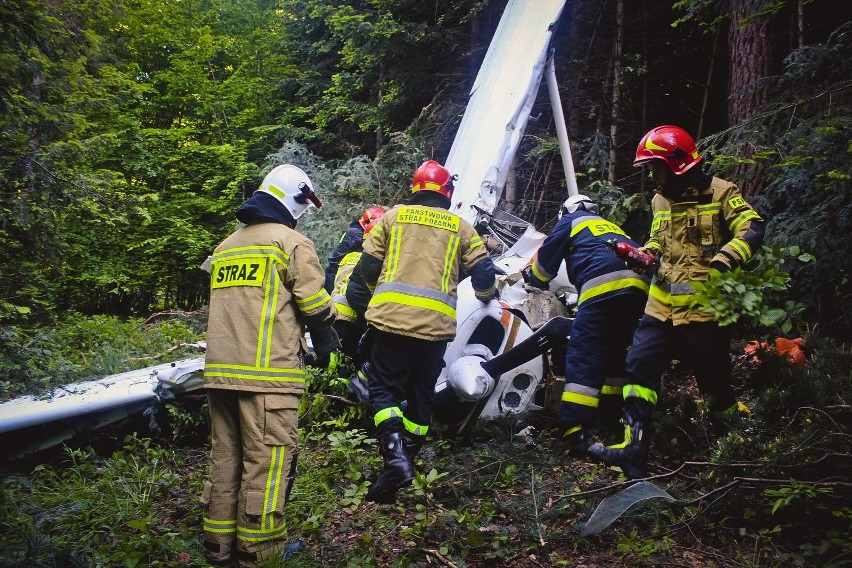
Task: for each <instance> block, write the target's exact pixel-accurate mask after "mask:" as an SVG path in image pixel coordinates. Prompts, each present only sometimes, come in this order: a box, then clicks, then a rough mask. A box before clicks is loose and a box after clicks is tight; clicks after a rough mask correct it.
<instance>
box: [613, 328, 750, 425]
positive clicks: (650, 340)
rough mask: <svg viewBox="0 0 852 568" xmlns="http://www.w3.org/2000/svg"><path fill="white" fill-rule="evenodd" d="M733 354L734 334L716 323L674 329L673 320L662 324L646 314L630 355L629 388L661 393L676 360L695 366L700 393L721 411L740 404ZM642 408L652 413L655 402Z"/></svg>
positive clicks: (628, 354) (628, 355) (714, 407)
mask: <svg viewBox="0 0 852 568" xmlns="http://www.w3.org/2000/svg"><path fill="white" fill-rule="evenodd" d="M729 351H730V333H729V331H728V330H727V329H726V328H723V327H720V326H719V324H717V323H716V322H695V323H688V324H684V325H678V326H674V325H672V322H671V321H670V320H669V321H666V322H662V321H659V320H657V319H655V318H652V317H650V316H648V315H644V316H642V319H641V320H640V321H639V327H637V328H636V333H635V334H634V335H633V346H632V347H631V348H630V350H629V351H628V352H627V365H626V366H627V369H626V370H627V385H631V384H633V385H638V386H640V387H644V388H646V389H651V390H653V391H654V392H655V393H657V394H659V392H660V380H661V378H662V376H663V373H664V372H665V371H666V369H668V366H669V363H670V362H671V361H672V359H678V360H680V361H684V362H685V363H687V364H688V365H690V366H691V367H692V371H693V373H695V379H696V381H697V382H698V390H699V391H700V392H701V394H702V395H704V396H705V397H706V398H707V399H708V402H709V403H710V408H711V410H714V411H717V412H721V411H723V410H725V409H727V408H730V407H731V405H733V404H736V402H737V399H736V397H735V396H734V389H733V388H732V387H731V371H732V365H731V358H730V355H729ZM649 402H652V401H649ZM641 406H642V407H643V408H646V407H647V408H648V411H650V408H652V407H653V402H652V404H651V405H641ZM643 414H644V412H643ZM639 418H642V419H647V418H648V417H644V416H643V417H639Z"/></svg>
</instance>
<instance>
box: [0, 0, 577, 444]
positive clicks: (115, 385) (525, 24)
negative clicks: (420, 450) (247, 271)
mask: <svg viewBox="0 0 852 568" xmlns="http://www.w3.org/2000/svg"><path fill="white" fill-rule="evenodd" d="M564 4H565V0H536V1H535V2H530V1H529V0H510V1H509V3H508V5H507V6H506V9H505V10H504V12H503V15H502V17H501V20H500V23H499V25H498V27H497V30H496V32H495V34H494V37H493V38H492V41H491V44H490V45H489V48H488V51H487V53H486V56H485V59H484V60H483V63H482V66H481V67H480V69H479V73H478V74H477V77H476V80H475V82H474V84H473V87H472V88H471V91H470V95H469V101H468V105H467V107H466V110H465V114H464V117H463V118H462V121H461V124H460V126H459V130H458V132H457V134H456V137H455V139H454V141H453V145H452V147H451V149H450V153H449V155H448V157H447V160H446V167H447V168H448V169H449V170H450V171H452V172H453V173H455V174H458V176H459V178H458V182H457V184H456V190H455V193H454V196H453V204H452V206H451V209H450V211H451V212H453V213H455V214H457V215H459V216H460V217H463V218H465V219H466V220H468V221H469V222H471V224H473V225H474V226H477V227H480V228H481V229H482V230H484V231H485V232H486V233H487V235H488V237H489V242H490V246H491V250H492V251H493V258H494V262H495V264H496V265H497V266H498V267H499V268H500V269H502V270H503V271H504V272H505V274H506V276H502V277H501V280H500V282H499V284H498V286H499V292H500V301H499V303H498V302H492V303H490V304H489V305H487V306H483V305H482V304H481V303H480V302H479V301H478V300H476V299H475V296H474V294H473V290H472V287H471V286H470V282H469V280H467V281H463V282H462V283H461V284H460V285H459V289H458V304H457V305H458V310H457V318H458V324H457V325H458V326H457V335H456V338H455V340H453V341H452V342H451V343H450V344H449V346H448V348H447V351H446V355H445V361H446V364H447V365H446V367H445V369H444V371H443V373H442V376H441V377H440V378H439V379H438V382H437V385H436V388H435V390H436V400H435V416H434V420H435V421H436V423H438V424H442V425H445V426H446V427H447V430H448V431H449V432H450V433H460V432H462V431H464V430H465V428H467V427H468V426H469V425H470V424H472V423H473V421H474V420H475V419H477V418H483V419H493V418H499V417H518V418H522V417H523V416H525V415H526V414H527V413H529V412H531V411H536V410H540V409H542V408H543V407H545V406H549V405H550V400H549V398H550V392H551V391H552V392H554V393H561V388H559V385H558V384H556V385H554V384H552V383H553V381H551V384H548V378H549V377H551V378H552V375H551V373H549V369H548V360H547V357H546V356H545V355H544V352H545V351H546V349H547V348H549V347H550V346H552V345H554V344H555V343H556V342H561V341H564V339H565V338H566V337H567V335H568V334H569V333H570V323H571V320H570V319H569V318H567V317H565V316H567V315H568V309H567V307H566V306H570V305H572V304H573V303H575V302H576V289H575V288H574V287H573V286H572V285H571V283H570V282H569V281H568V277H567V274H566V273H565V267H564V264H563V266H562V268H561V269H560V272H559V275H558V276H557V277H556V278H554V280H553V281H552V282H551V291H549V292H536V293H532V292H528V291H527V290H526V289H525V287H524V283H523V280H522V279H520V278H519V273H520V271H521V269H523V268H524V267H525V266H526V265H528V264H529V263H530V262H531V259H532V258H533V257H534V255H535V253H536V251H537V250H538V248H539V246H540V245H541V243H542V241H543V240H544V237H545V235H544V234H542V233H540V232H538V231H536V229H535V227H533V226H532V225H531V224H529V223H527V222H526V221H524V220H522V219H520V218H518V217H516V216H514V215H511V214H509V213H506V212H504V211H501V210H499V208H498V204H499V201H500V198H501V196H502V194H503V189H504V187H505V185H506V179H507V177H508V175H509V171H510V168H511V166H512V162H513V160H514V157H515V153H516V152H517V149H518V145H519V144H520V141H521V138H522V137H523V134H524V130H525V128H526V125H527V122H528V119H529V116H530V112H531V110H532V107H533V104H534V103H535V100H536V98H537V97H538V93H539V90H540V87H541V84H542V80H543V79H545V80H546V84H547V90H548V95H549V99H550V103H551V107H552V109H553V113H554V119H555V120H554V122H555V124H556V130H557V137H558V140H559V143H560V151H561V152H560V153H561V158H562V163H563V167H564V169H565V173H566V180H567V183H568V194H569V195H576V194H577V184H576V179H575V176H574V168H573V164H572V160H571V154H570V148H569V145H568V135H567V132H566V129H565V120H564V117H563V115H562V107H561V102H560V99H559V92H558V89H557V85H556V78H555V72H554V65H553V49H552V48H551V40H552V36H553V30H554V28H555V26H556V24H557V22H558V21H559V18H560V15H561V13H562V10H563V7H564ZM518 46H524V48H523V49H518ZM545 324H546V325H545ZM203 372H204V359H203V358H196V359H186V360H181V361H175V362H173V363H165V364H162V365H157V366H153V367H147V368H144V369H139V370H137V371H130V372H126V373H121V374H117V375H111V376H108V377H105V378H102V379H99V380H92V381H86V382H80V383H75V384H71V385H66V386H63V387H60V388H57V389H54V390H53V391H52V392H51V393H49V394H48V395H46V396H24V397H20V398H16V399H13V400H10V401H7V402H4V403H2V404H0V441H2V442H3V446H4V453H7V454H9V453H14V454H17V455H20V454H22V453H29V452H33V451H38V450H42V449H46V448H49V447H51V446H54V445H57V444H60V443H61V442H63V441H65V440H67V439H69V438H70V437H72V436H73V435H75V434H76V433H78V432H81V431H86V430H92V429H95V428H101V427H104V426H108V425H110V424H115V423H117V422H119V421H121V420H123V419H124V418H127V417H129V416H133V415H136V414H139V413H143V412H145V411H146V410H147V409H151V408H155V407H156V405H158V404H160V403H162V402H164V401H167V400H169V399H171V398H174V397H178V396H181V395H183V394H185V393H191V392H194V391H199V392H202V389H203ZM557 401H558V394H557Z"/></svg>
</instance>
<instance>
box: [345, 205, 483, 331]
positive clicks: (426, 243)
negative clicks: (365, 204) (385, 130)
mask: <svg viewBox="0 0 852 568" xmlns="http://www.w3.org/2000/svg"><path fill="white" fill-rule="evenodd" d="M448 206H449V200H448V199H447V198H445V197H444V196H442V195H441V194H439V193H437V192H434V191H419V192H417V193H415V194H414V197H412V199H411V200H410V201H409V203H408V204H407V205H401V206H397V207H394V208H393V209H391V210H390V211H388V212H387V213H385V214H384V216H383V217H382V218H381V219H380V220H379V222H378V223H377V224H376V226H375V227H373V229H372V230H371V231H370V232H369V234H368V235H367V239H366V240H365V242H364V254H363V255H362V257H361V260H360V262H359V264H358V266H357V267H356V268H355V271H354V273H353V276H352V279H351V280H350V283H349V290H347V296H348V298H349V301H350V304H351V305H352V306H353V308H355V310H356V311H360V309H363V306H362V305H359V304H362V303H363V300H364V299H365V297H367V298H369V306H367V309H366V319H367V322H368V323H369V324H370V325H371V326H373V327H375V328H377V329H379V330H382V331H386V332H389V333H395V334H398V335H406V336H409V337H416V338H419V339H426V340H430V341H438V340H449V339H452V338H453V337H455V335H456V301H457V297H458V296H457V292H456V286H457V285H458V282H459V279H460V274H461V273H462V272H464V273H466V274H468V275H469V276H470V278H471V284H472V285H473V290H474V293H475V294H476V297H477V298H478V299H479V300H480V301H482V302H488V301H489V300H490V299H491V298H492V297H493V296H494V293H495V290H496V280H495V269H494V264H493V263H492V262H491V259H490V258H489V257H488V255H487V253H486V251H485V245H484V244H483V243H482V239H481V238H480V236H479V235H478V234H477V233H476V230H475V229H474V228H473V227H472V226H471V225H470V223H468V222H467V221H465V220H464V219H462V218H460V217H458V216H457V215H454V214H452V213H450V212H449V211H447V207H448ZM360 286H366V287H367V288H368V289H369V291H370V292H372V296H371V297H370V295H369V293H367V294H363V293H362V290H360V289H359V287H360ZM353 288H355V293H354V294H353V293H352V292H353Z"/></svg>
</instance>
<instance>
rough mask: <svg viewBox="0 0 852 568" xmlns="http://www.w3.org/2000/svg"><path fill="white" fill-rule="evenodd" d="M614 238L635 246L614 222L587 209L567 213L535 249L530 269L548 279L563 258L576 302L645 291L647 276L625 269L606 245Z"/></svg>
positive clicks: (547, 280) (594, 300)
mask: <svg viewBox="0 0 852 568" xmlns="http://www.w3.org/2000/svg"><path fill="white" fill-rule="evenodd" d="M610 240H616V241H620V242H626V243H628V244H630V245H631V246H634V247H638V246H639V245H638V244H636V243H635V242H634V241H632V240H631V239H630V237H628V236H627V235H626V234H625V233H624V231H622V230H621V228H620V227H619V226H618V225H616V224H615V223H611V222H609V221H607V220H606V219H604V218H602V217H599V216H598V215H595V214H593V213H589V212H587V211H579V210H578V211H575V212H574V213H567V214H565V215H563V216H562V218H561V219H560V220H559V221H558V222H557V223H556V226H555V227H553V230H552V231H551V232H550V234H549V235H548V236H547V237H546V238H545V239H544V242H543V243H542V245H541V248H539V249H538V253H537V255H536V260H535V262H533V264H532V272H533V274H534V275H535V277H536V278H538V279H539V280H541V281H542V282H550V281H551V280H552V279H553V278H554V277H555V276H556V273H557V271H558V270H559V265H560V264H561V263H562V261H563V260H564V261H565V267H566V271H567V272H568V279H569V280H570V281H571V283H572V284H573V285H574V286H575V287H576V288H577V290H578V291H579V293H580V298H579V301H578V304H583V303H584V302H586V303H592V302H597V301H599V300H602V299H604V298H608V297H611V296H616V295H621V294H628V293H641V294H646V293H647V292H648V278H646V277H644V276H639V275H637V274H636V273H635V272H633V271H632V270H630V269H628V268H627V267H626V265H625V263H624V261H623V260H621V259H620V258H618V257H617V256H616V255H615V252H613V250H612V249H611V248H609V247H608V246H607V245H606V242H607V241H610Z"/></svg>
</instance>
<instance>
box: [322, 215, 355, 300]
mask: <svg viewBox="0 0 852 568" xmlns="http://www.w3.org/2000/svg"><path fill="white" fill-rule="evenodd" d="M363 243H364V228H363V227H362V226H361V224H360V223H358V221H353V222H352V223H351V224H350V225H349V227H347V229H346V230H345V231H344V232H343V234H342V235H340V241H338V243H337V246H336V247H334V250H333V251H331V253H330V254H329V255H328V266H326V267H325V289H326V291H327V292H328V293H329V294H330V293H331V292H332V291H333V290H334V280H335V278H336V277H337V269H338V268H339V267H340V262H341V261H342V260H343V257H345V256H346V255H347V254H349V253H350V252H355V251H359V252H360V251H361V247H362V245H363Z"/></svg>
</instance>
